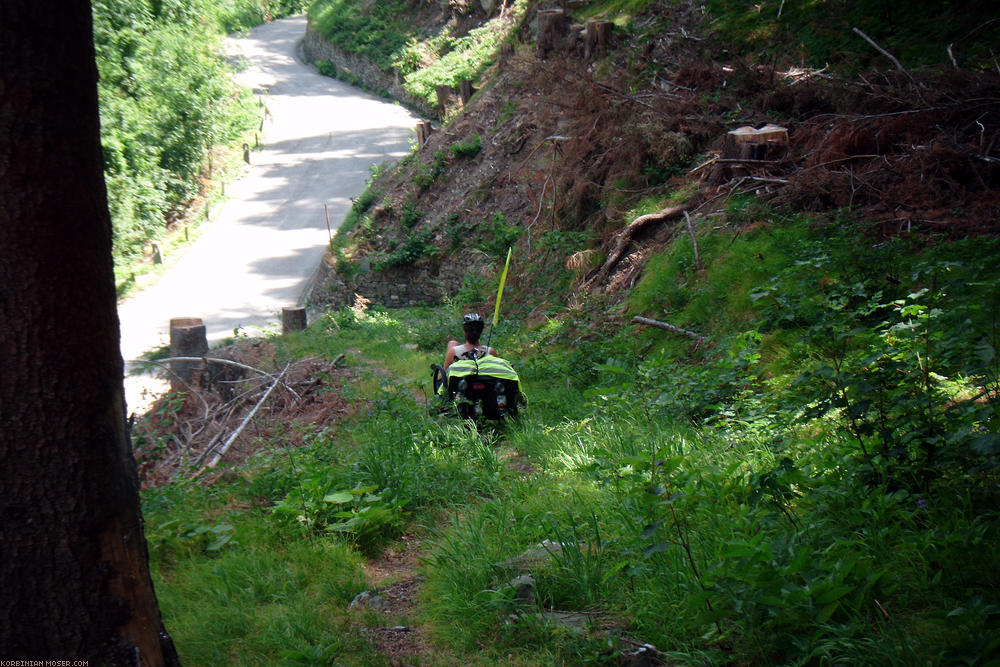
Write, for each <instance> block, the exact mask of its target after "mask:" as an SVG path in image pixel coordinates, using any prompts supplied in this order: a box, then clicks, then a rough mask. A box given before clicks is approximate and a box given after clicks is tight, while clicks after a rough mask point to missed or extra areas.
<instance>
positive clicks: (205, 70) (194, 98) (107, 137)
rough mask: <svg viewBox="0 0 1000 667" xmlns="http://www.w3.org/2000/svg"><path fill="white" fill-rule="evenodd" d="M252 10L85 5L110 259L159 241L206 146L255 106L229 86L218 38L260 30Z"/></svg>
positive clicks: (239, 125) (192, 184)
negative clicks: (89, 16) (90, 14)
mask: <svg viewBox="0 0 1000 667" xmlns="http://www.w3.org/2000/svg"><path fill="white" fill-rule="evenodd" d="M273 4H274V3H272V5H273ZM285 4H288V3H285ZM290 4H292V5H294V4H295V3H290ZM261 7H263V5H262V4H261V3H258V2H249V1H247V0H243V1H242V2H231V3H223V4H221V5H219V4H216V3H208V2H201V3H194V4H192V3H178V2H146V1H143V2H121V1H120V0H98V1H96V2H95V3H94V45H95V48H96V51H97V66H98V71H99V73H100V85H99V91H98V92H99V97H100V105H101V142H102V144H103V148H104V158H105V177H106V181H107V187H108V204H109V208H110V211H111V219H112V223H113V228H114V247H115V254H116V257H117V258H118V259H119V260H120V259H122V258H126V257H131V256H136V255H139V254H140V253H141V252H142V249H143V246H144V244H145V242H146V241H147V240H149V239H151V238H156V237H158V236H159V235H161V234H162V232H163V229H164V227H165V222H166V218H167V216H169V215H172V214H176V213H177V212H178V211H179V210H181V209H182V208H183V207H184V206H185V205H187V203H188V202H189V201H190V200H191V198H192V197H193V196H194V195H195V194H197V192H198V177H199V175H200V174H201V169H202V165H203V161H204V159H205V155H206V152H207V151H208V149H210V148H211V147H212V146H214V145H216V144H222V145H225V144H231V143H233V142H235V141H237V140H238V138H239V137H240V136H241V134H242V133H243V132H245V131H246V130H248V129H249V128H250V127H251V126H252V123H253V122H254V119H255V115H256V108H255V106H254V104H253V101H252V98H251V96H250V94H249V92H245V91H239V90H238V89H237V88H236V87H235V86H234V84H233V83H232V81H231V79H230V77H229V70H228V69H227V67H226V65H225V64H224V61H223V60H222V58H221V57H220V55H219V36H220V34H221V30H231V29H235V28H236V27H249V26H250V25H255V24H256V23H259V22H260V21H261V20H263V13H262V12H261V13H259V14H258V13H257V9H260V8H261ZM290 8H291V7H290Z"/></svg>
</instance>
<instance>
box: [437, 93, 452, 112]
mask: <svg viewBox="0 0 1000 667" xmlns="http://www.w3.org/2000/svg"><path fill="white" fill-rule="evenodd" d="M434 90H435V91H436V92H437V100H438V106H439V107H441V113H442V114H443V113H444V111H445V109H446V108H447V107H448V100H449V99H450V98H451V86H436V87H435V89H434Z"/></svg>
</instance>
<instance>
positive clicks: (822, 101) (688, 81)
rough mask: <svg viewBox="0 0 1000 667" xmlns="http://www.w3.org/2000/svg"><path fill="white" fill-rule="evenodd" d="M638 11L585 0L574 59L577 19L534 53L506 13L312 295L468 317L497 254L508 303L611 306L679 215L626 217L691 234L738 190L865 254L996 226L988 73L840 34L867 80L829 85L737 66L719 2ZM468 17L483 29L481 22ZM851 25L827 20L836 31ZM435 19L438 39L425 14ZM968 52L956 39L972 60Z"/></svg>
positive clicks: (532, 18) (380, 187) (992, 76)
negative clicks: (508, 256) (854, 239)
mask: <svg viewBox="0 0 1000 667" xmlns="http://www.w3.org/2000/svg"><path fill="white" fill-rule="evenodd" d="M635 4H637V3H632V5H631V6H634V5H635ZM638 4H639V5H642V4H645V8H644V9H643V10H642V11H640V12H635V13H633V14H631V15H630V14H629V13H627V12H626V9H627V7H624V6H622V5H621V3H618V4H617V5H616V4H615V3H604V5H603V6H604V7H605V9H604V10H603V11H600V10H601V7H600V6H597V5H595V4H594V3H589V4H588V3H584V6H583V7H581V8H579V9H576V10H572V11H571V12H570V15H571V16H572V17H574V18H579V19H580V20H581V21H582V20H584V19H586V18H587V17H588V16H594V15H597V16H599V17H600V18H601V19H611V20H613V21H614V22H615V23H614V24H613V28H612V29H611V33H610V34H611V37H610V41H609V42H608V44H607V45H606V46H605V45H603V44H602V45H601V47H600V51H599V52H597V53H589V52H588V48H587V43H586V40H585V38H581V37H580V34H581V32H580V31H581V30H583V27H582V25H583V24H582V23H581V24H570V23H568V22H567V23H565V24H564V25H561V26H560V27H559V29H558V34H557V35H556V36H555V37H554V38H552V39H554V41H553V43H552V45H551V46H545V47H544V48H545V49H547V51H548V52H547V53H545V55H544V57H543V55H542V48H541V47H539V43H538V35H537V33H538V29H537V8H536V7H528V8H527V9H524V10H522V13H520V14H519V15H518V16H519V19H518V20H519V24H518V25H517V27H516V29H515V30H514V31H513V32H512V35H511V37H509V38H508V39H507V41H506V42H504V45H503V46H502V48H499V49H498V51H497V54H496V57H495V63H494V64H493V65H492V67H491V68H490V69H489V70H487V71H486V72H484V73H483V75H482V76H481V77H480V78H479V79H478V80H477V81H475V82H474V84H475V86H476V88H477V89H478V92H477V93H476V95H475V96H474V97H473V98H472V99H471V100H470V101H469V103H468V104H467V105H464V106H463V105H461V103H460V102H458V101H457V100H454V99H453V100H452V101H451V102H449V103H448V107H447V108H446V109H445V110H444V112H443V113H444V116H445V118H446V119H447V121H446V122H445V123H444V124H443V125H442V126H441V127H440V128H438V131H436V132H434V133H433V134H432V135H431V137H430V139H429V141H428V142H427V144H426V145H425V146H423V147H422V149H421V150H420V151H419V153H417V154H415V155H414V156H412V157H411V158H410V159H408V160H407V161H405V162H404V163H403V165H402V166H401V167H399V168H396V169H394V170H393V171H392V172H391V173H384V174H382V175H381V177H380V178H378V179H376V180H375V181H374V182H373V183H372V188H371V190H370V191H369V192H368V193H366V195H365V196H364V197H362V198H361V199H360V200H359V202H358V205H357V206H356V213H357V215H356V216H355V217H354V218H352V219H349V221H348V225H346V226H345V227H346V229H345V231H344V233H342V235H341V243H340V248H339V250H338V256H337V257H336V258H331V261H330V264H333V265H335V270H334V271H331V272H330V275H328V277H327V279H326V281H325V283H323V284H322V285H321V286H320V288H319V289H318V290H317V291H316V292H315V293H314V294H313V300H314V302H315V303H317V304H322V303H344V302H345V299H346V300H349V299H352V298H353V293H354V292H358V293H361V294H363V295H365V296H367V297H370V298H373V299H375V300H376V301H381V302H383V303H385V304H386V305H393V304H402V303H408V302H421V301H424V302H426V301H431V302H433V301H435V300H437V299H440V298H441V297H443V296H446V295H447V296H451V297H455V296H456V295H460V298H461V299H462V300H463V301H464V302H465V305H468V306H474V305H481V303H480V302H481V301H482V300H484V299H485V298H487V294H486V292H485V291H484V290H482V289H480V287H481V285H480V283H481V279H480V277H483V278H485V276H486V275H487V274H489V273H490V272H491V271H493V270H494V267H495V263H496V261H497V259H498V258H499V257H501V256H502V255H503V254H504V253H505V252H506V248H507V246H508V245H516V246H517V248H518V255H519V257H520V259H521V261H520V262H519V263H518V265H516V267H515V275H517V276H519V279H520V281H521V282H520V283H519V284H520V285H521V287H522V288H524V289H521V290H519V293H520V294H522V295H523V301H524V302H525V306H526V305H527V304H528V303H531V304H533V305H534V306H538V305H539V304H544V303H559V302H563V301H564V300H565V298H566V296H567V294H571V293H578V292H579V291H580V290H581V289H583V290H585V291H589V292H593V291H594V290H595V289H598V288H600V289H601V290H602V291H603V290H605V289H606V288H607V289H610V291H611V292H612V293H614V294H616V295H617V296H616V297H615V298H616V299H620V298H621V297H622V296H623V295H622V294H621V292H620V288H621V287H623V286H628V285H634V284H635V282H636V279H637V278H638V276H639V275H640V274H641V271H642V267H643V265H644V263H645V260H646V259H647V258H648V256H649V255H650V252H651V251H652V249H654V248H657V247H661V246H662V245H663V243H664V242H665V241H666V240H667V239H668V238H672V237H673V236H674V235H675V234H676V231H677V224H676V223H677V221H678V220H680V221H682V222H683V221H684V219H685V218H684V215H681V214H679V213H677V212H675V215H673V216H667V219H666V220H664V221H655V220H654V221H652V224H649V225H642V226H641V229H637V228H635V227H629V226H628V225H629V223H630V222H632V221H633V220H635V219H636V218H638V217H639V216H641V215H642V214H647V213H652V212H655V211H659V210H662V209H669V208H671V207H680V211H681V212H682V213H683V214H686V215H687V216H688V218H689V219H690V220H691V223H692V225H693V226H694V227H695V228H696V229H699V228H701V227H702V226H704V225H709V224H711V223H710V222H709V221H710V220H711V219H712V218H713V217H714V216H716V215H717V214H718V213H719V212H720V211H724V210H725V209H726V205H727V202H729V201H731V200H732V198H733V197H734V196H738V195H747V194H749V193H752V194H753V195H754V201H755V202H757V203H766V204H767V205H768V206H769V207H772V208H776V209H778V210H782V211H786V212H796V211H805V212H809V213H811V214H815V215H820V216H829V215H833V214H836V215H846V216H847V217H848V218H850V219H853V220H857V221H864V222H865V225H864V226H865V227H866V228H867V231H866V237H867V238H869V239H870V240H871V241H872V242H877V241H878V240H880V239H885V238H889V237H895V236H897V235H899V234H904V235H910V236H913V235H916V236H919V237H920V238H924V239H930V238H940V237H947V238H961V237H963V236H966V235H969V234H972V235H977V234H990V235H992V234H995V233H996V231H997V223H998V209H997V205H996V203H995V202H996V200H997V187H998V185H1000V180H998V179H1000V169H998V167H1000V162H997V160H998V159H1000V158H997V157H996V156H995V153H996V152H997V151H996V148H997V147H996V143H997V137H998V134H1000V131H998V126H997V124H996V122H995V120H993V119H992V116H993V115H995V112H994V111H993V109H994V108H995V106H996V103H997V101H998V100H1000V77H998V76H997V71H995V70H992V69H977V70H976V71H970V70H958V69H956V68H954V67H949V68H948V69H947V70H944V69H943V68H940V67H939V68H937V69H934V68H928V69H925V70H923V71H921V72H920V73H918V74H913V73H911V72H910V71H909V70H905V69H903V68H902V65H901V64H900V67H898V68H897V67H894V66H893V64H892V63H891V62H890V61H889V60H888V58H886V57H884V56H882V55H881V54H880V53H879V52H878V51H876V48H875V47H873V46H870V45H869V44H868V43H866V42H865V41H863V40H862V38H861V37H860V36H858V35H856V34H853V33H852V35H853V37H854V39H855V40H856V42H857V43H856V44H855V47H856V48H858V49H859V50H860V51H861V52H862V53H864V54H865V55H866V56H867V57H866V58H864V59H861V60H860V62H871V61H872V59H873V58H874V61H875V64H876V65H881V66H882V67H881V70H876V71H872V72H869V73H867V74H865V75H859V76H857V77H850V78H846V77H844V76H842V75H835V74H831V73H830V72H829V71H826V70H815V69H808V68H804V67H793V66H791V64H790V63H788V62H786V63H779V62H778V60H777V58H776V57H775V56H771V57H765V54H761V53H753V54H752V55H742V54H741V53H740V50H741V49H740V48H736V46H737V45H736V44H733V43H730V45H729V47H730V48H729V50H728V51H727V50H724V49H721V48H720V46H719V42H720V39H721V38H722V37H727V36H730V35H732V34H733V29H732V28H731V25H733V24H735V20H734V14H733V10H729V11H728V13H726V12H724V11H723V10H724V3H715V4H714V5H711V4H710V5H709V8H708V10H707V13H706V12H703V11H700V10H699V9H700V8H699V7H696V6H695V5H693V4H689V3H673V2H659V3H656V2H654V3H638ZM844 4H845V5H850V3H844ZM467 9H468V8H467ZM772 9H773V8H772ZM499 11H501V12H502V11H504V10H503V9H500V10H499ZM510 11H512V12H513V10H510ZM712 11H719V12H722V13H721V14H719V15H713V14H712V13H711V12H712ZM789 11H791V7H789ZM456 13H457V12H456ZM469 13H470V15H472V16H476V15H479V17H480V20H481V21H483V22H485V21H486V19H487V18H488V17H486V16H485V15H482V14H481V9H480V8H478V7H475V8H473V9H471V10H469ZM994 13H996V12H994ZM851 14H852V13H851V12H846V9H845V17H844V20H845V21H846V20H847V18H849V17H850V16H851ZM786 16H787V15H786ZM980 18H982V19H983V20H984V21H985V23H984V24H983V25H984V26H986V28H989V27H990V19H989V17H988V16H984V17H980ZM593 20H594V19H591V21H593ZM459 22H460V21H459V18H458V17H456V18H454V19H453V23H455V24H457V23H459ZM461 22H464V24H466V25H468V23H469V17H468V15H464V16H462V17H461ZM432 23H433V26H434V29H435V30H441V27H440V26H441V25H442V22H441V17H440V16H436V17H435V18H434V21H433V22H432ZM745 23H746V21H744V24H745ZM445 25H447V24H445ZM720 25H722V26H723V27H724V28H726V29H727V30H728V32H724V31H723V30H722V29H721V28H719V26H720ZM741 25H742V24H741ZM986 28H984V29H983V30H981V31H980V32H983V31H984V30H986ZM429 29H430V28H427V30H429ZM958 29H961V28H960V27H959V28H955V27H954V26H952V27H951V30H953V31H954V30H958ZM413 34H417V35H420V34H422V30H415V31H414V33H413ZM755 34H756V33H755ZM875 34H878V33H875ZM754 44H756V42H753V43H750V42H748V46H747V48H752V47H753V45H754ZM974 44H978V42H972V43H967V44H966V46H967V48H969V49H970V51H972V52H978V51H976V49H975V48H973V46H974ZM739 46H742V44H740V45H739ZM878 48H882V47H880V46H879V47H878ZM842 55H843V54H842ZM841 60H843V58H842V59H841ZM858 62H859V61H858V60H857V59H854V60H851V61H850V62H849V63H848V65H849V66H851V67H856V65H857V63H858ZM768 123H776V124H779V125H781V126H783V127H786V128H787V129H788V130H789V136H790V145H789V148H788V149H787V151H784V150H778V151H772V152H771V153H770V154H768V155H767V156H766V159H764V160H757V161H749V162H743V163H736V162H727V161H726V160H725V159H723V160H720V159H719V157H720V155H721V154H722V151H723V148H724V141H725V137H726V134H727V132H729V131H730V130H735V129H737V128H740V127H744V126H750V127H754V128H760V127H762V126H764V125H766V124H768ZM750 222H756V221H752V220H751V221H750ZM666 223H669V224H666ZM626 230H628V231H626ZM623 233H624V235H623ZM625 236H630V237H634V238H626V237H625ZM616 249H617V252H618V253H619V254H620V256H617V255H616V252H615V251H616ZM609 255H610V256H612V260H613V261H612V262H611V263H608V264H606V265H604V264H605V261H604V260H605V258H607V257H608V256H609ZM602 265H603V266H602ZM542 275H544V276H546V278H545V279H544V280H538V278H539V277H540V276H542ZM539 283H544V285H542V284H539ZM463 286H464V287H465V289H464V290H463V289H462V288H463ZM528 310H530V309H528Z"/></svg>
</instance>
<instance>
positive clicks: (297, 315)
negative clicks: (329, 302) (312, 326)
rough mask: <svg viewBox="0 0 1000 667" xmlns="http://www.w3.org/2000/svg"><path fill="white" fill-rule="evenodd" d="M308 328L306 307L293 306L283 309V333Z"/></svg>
mask: <svg viewBox="0 0 1000 667" xmlns="http://www.w3.org/2000/svg"><path fill="white" fill-rule="evenodd" d="M305 328H306V309H305V308H304V307H302V306H292V307H290V308H282V309H281V333H283V334H287V333H289V332H290V331H302V330H303V329H305Z"/></svg>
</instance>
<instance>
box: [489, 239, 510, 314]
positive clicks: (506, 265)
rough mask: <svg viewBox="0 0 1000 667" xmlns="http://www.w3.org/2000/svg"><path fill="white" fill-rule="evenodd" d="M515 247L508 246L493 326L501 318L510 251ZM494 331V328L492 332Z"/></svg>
mask: <svg viewBox="0 0 1000 667" xmlns="http://www.w3.org/2000/svg"><path fill="white" fill-rule="evenodd" d="M511 250H513V248H507V261H506V262H505V263H504V265H503V273H501V274H500V287H499V288H498V289H497V304H496V306H494V308H493V326H496V325H497V320H499V319H500V299H501V298H502V297H503V286H504V283H506V282H507V269H509V268H510V252H511ZM490 333H492V330H491V332H490Z"/></svg>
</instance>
